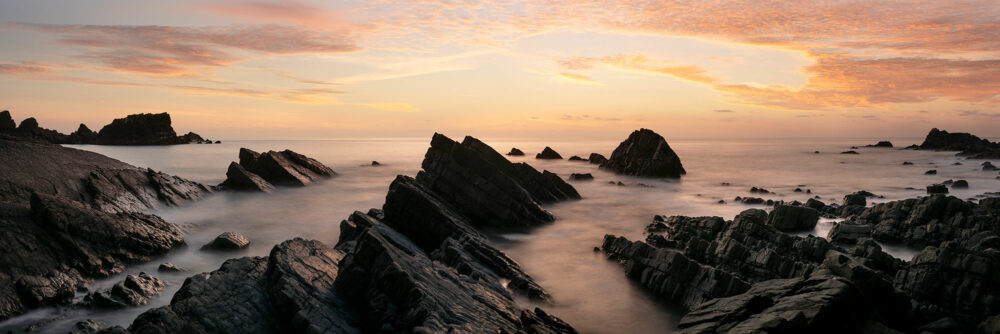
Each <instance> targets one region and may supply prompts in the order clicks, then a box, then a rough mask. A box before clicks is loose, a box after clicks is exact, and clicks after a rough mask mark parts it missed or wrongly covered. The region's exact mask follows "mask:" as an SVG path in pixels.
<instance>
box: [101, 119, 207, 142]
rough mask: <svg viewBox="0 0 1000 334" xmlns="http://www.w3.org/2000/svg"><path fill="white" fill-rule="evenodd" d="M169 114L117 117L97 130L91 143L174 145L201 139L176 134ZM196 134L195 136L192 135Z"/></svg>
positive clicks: (189, 135)
mask: <svg viewBox="0 0 1000 334" xmlns="http://www.w3.org/2000/svg"><path fill="white" fill-rule="evenodd" d="M170 123H171V121H170V114H167V113H161V114H135V115H128V116H126V117H125V118H118V119H115V120H113V121H111V124H108V125H105V126H104V127H103V128H101V130H100V131H98V132H97V138H96V139H94V142H93V144H98V145H175V144H187V143H192V142H195V139H197V141H202V139H201V137H200V136H197V135H194V134H193V133H189V134H188V135H187V136H186V137H180V136H177V133H176V132H174V128H173V127H172V126H171V125H170ZM191 135H194V136H197V138H195V137H194V136H191Z"/></svg>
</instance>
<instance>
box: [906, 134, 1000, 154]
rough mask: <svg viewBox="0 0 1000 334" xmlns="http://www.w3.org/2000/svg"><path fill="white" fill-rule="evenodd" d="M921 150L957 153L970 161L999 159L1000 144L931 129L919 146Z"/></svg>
mask: <svg viewBox="0 0 1000 334" xmlns="http://www.w3.org/2000/svg"><path fill="white" fill-rule="evenodd" d="M920 149H923V150H941V151H959V153H958V155H961V156H966V157H969V158H971V159H1000V143H994V142H990V141H989V140H986V139H982V138H979V137H976V136H973V135H971V134H968V133H948V131H944V130H938V129H936V128H935V129H931V132H929V133H927V137H926V138H924V142H923V143H922V144H920Z"/></svg>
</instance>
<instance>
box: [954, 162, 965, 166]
mask: <svg viewBox="0 0 1000 334" xmlns="http://www.w3.org/2000/svg"><path fill="white" fill-rule="evenodd" d="M951 165H952V166H961V165H962V163H961V162H955V163H953V164H951Z"/></svg>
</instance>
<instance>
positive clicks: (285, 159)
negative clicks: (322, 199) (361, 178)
mask: <svg viewBox="0 0 1000 334" xmlns="http://www.w3.org/2000/svg"><path fill="white" fill-rule="evenodd" d="M239 157H240V162H239V167H242V169H244V170H245V171H248V172H250V173H252V174H256V175H257V176H258V177H259V178H260V179H263V180H264V181H267V182H268V183H270V184H272V185H289V186H305V185H309V184H312V183H313V182H317V181H319V180H322V179H326V178H330V177H333V176H336V175H337V173H336V172H334V171H333V170H332V169H330V167H327V166H326V165H324V164H322V163H320V162H319V161H316V159H313V158H310V157H307V156H304V155H302V154H298V153H295V152H293V151H291V150H284V151H281V152H276V151H267V152H264V153H257V152H255V151H253V150H250V149H247V148H241V149H240V154H239ZM229 167H230V169H229V171H233V172H234V176H235V177H236V178H235V179H234V180H233V182H232V184H233V186H234V187H235V188H234V189H250V190H256V189H263V188H266V185H264V184H258V182H256V181H255V180H254V178H253V177H252V176H250V175H249V174H247V173H244V172H243V171H240V170H239V168H236V170H234V167H235V166H234V165H233V164H230V165H229ZM229 171H227V172H226V175H227V176H229ZM227 182H229V179H227V180H226V182H224V183H223V184H226V183H227Z"/></svg>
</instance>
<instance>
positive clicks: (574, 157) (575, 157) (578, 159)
mask: <svg viewBox="0 0 1000 334" xmlns="http://www.w3.org/2000/svg"><path fill="white" fill-rule="evenodd" d="M568 160H569V161H587V160H585V159H584V158H581V157H580V156H578V155H574V156H571V157H569V159H568Z"/></svg>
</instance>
